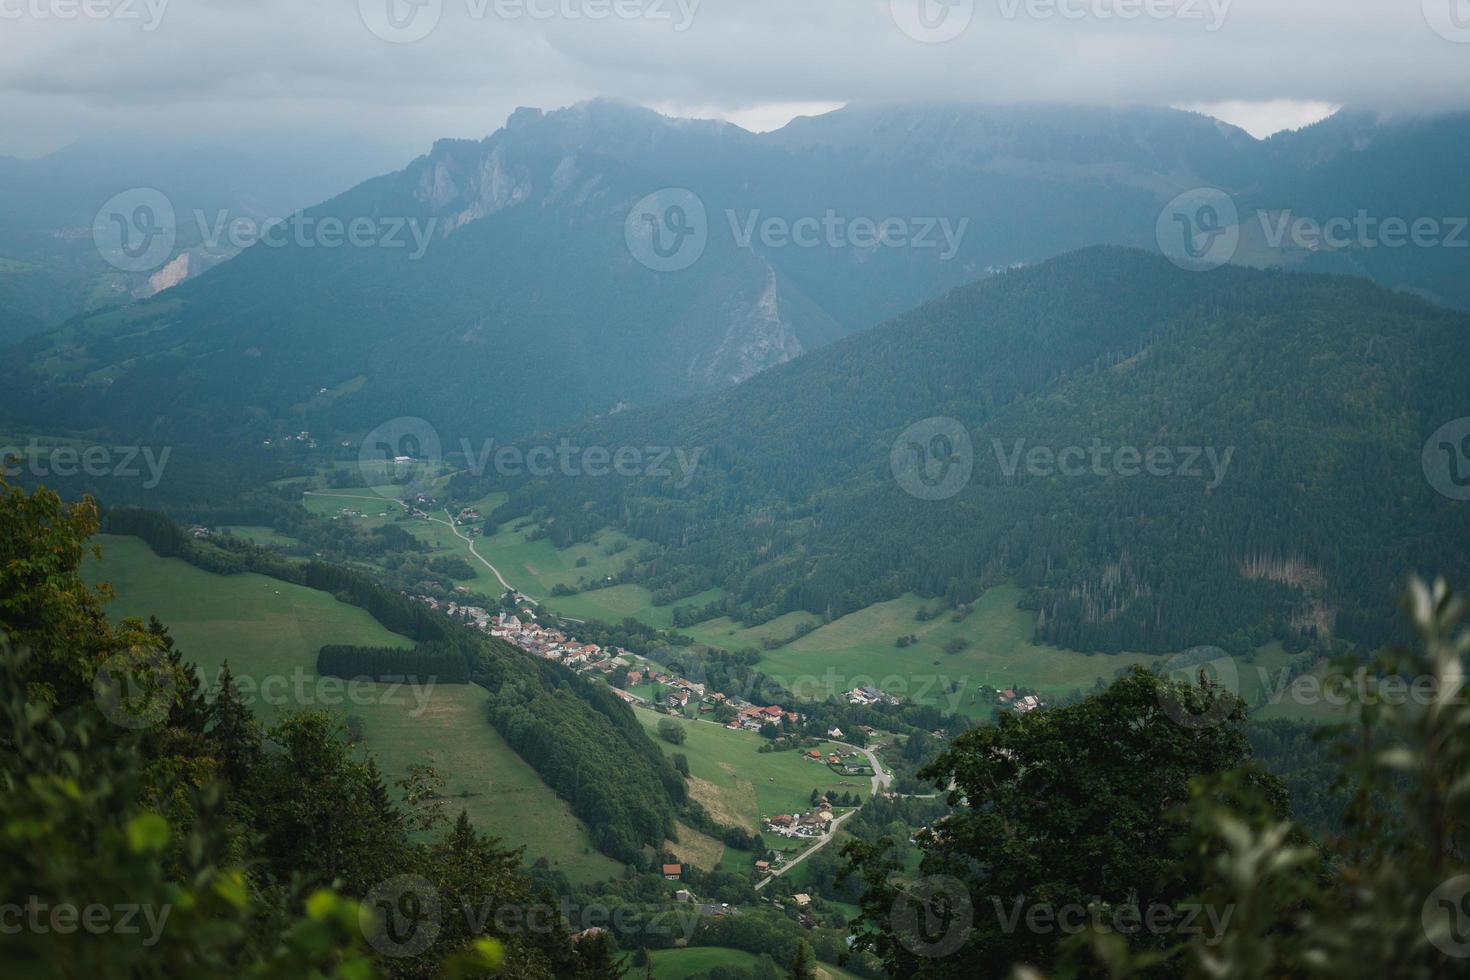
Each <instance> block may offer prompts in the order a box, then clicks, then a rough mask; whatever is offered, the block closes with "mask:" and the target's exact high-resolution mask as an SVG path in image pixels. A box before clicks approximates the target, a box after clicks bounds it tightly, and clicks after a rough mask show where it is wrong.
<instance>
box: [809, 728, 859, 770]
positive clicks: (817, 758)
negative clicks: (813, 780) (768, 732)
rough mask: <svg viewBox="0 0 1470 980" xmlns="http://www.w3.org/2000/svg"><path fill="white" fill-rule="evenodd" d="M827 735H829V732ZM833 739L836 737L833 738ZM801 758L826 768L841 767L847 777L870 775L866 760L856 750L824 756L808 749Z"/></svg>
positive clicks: (830, 753)
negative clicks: (855, 760)
mask: <svg viewBox="0 0 1470 980" xmlns="http://www.w3.org/2000/svg"><path fill="white" fill-rule="evenodd" d="M827 734H829V735H831V734H832V733H831V732H828V733H827ZM833 737H834V738H835V737H836V736H833ZM802 758H803V759H805V760H806V761H808V762H820V763H822V764H823V765H826V766H841V767H842V771H843V772H844V773H846V774H847V775H850V776H851V775H870V774H871V773H872V770H871V769H870V768H868V760H867V758H866V757H865V756H864V755H863V754H862V753H861V752H859V751H858V750H857V749H853V750H852V751H851V752H828V753H827V754H826V755H825V756H823V755H822V753H821V752H820V751H818V750H817V749H808V750H807V751H806V752H803V753H802ZM845 759H857V760H858V761H857V763H856V764H854V763H851V762H844V761H843V760H845Z"/></svg>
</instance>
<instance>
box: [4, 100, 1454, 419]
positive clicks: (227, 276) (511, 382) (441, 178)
mask: <svg viewBox="0 0 1470 980" xmlns="http://www.w3.org/2000/svg"><path fill="white" fill-rule="evenodd" d="M1467 134H1470V117H1466V116H1454V117H1439V118H1433V119H1417V118H1406V117H1392V118H1386V119H1378V118H1376V117H1370V116H1367V115H1364V114H1356V113H1344V114H1340V115H1339V116H1337V117H1333V118H1331V119H1329V120H1326V121H1324V122H1322V123H1319V124H1318V125H1316V126H1313V127H1310V128H1308V129H1306V130H1303V131H1300V132H1297V133H1294V134H1289V135H1283V136H1279V137H1276V138H1274V139H1272V140H1268V141H1258V140H1255V139H1253V138H1252V137H1250V136H1249V135H1248V134H1246V133H1244V132H1243V131H1241V130H1239V129H1236V128H1234V127H1231V126H1228V125H1225V124H1222V123H1220V122H1218V121H1216V120H1213V119H1211V118H1209V117H1206V116H1202V115H1199V114H1195V113H1188V112H1181V111H1176V110H1168V109H1153V108H1121V109H1112V110H1102V109H1097V108H1093V107H1068V106H1046V105H1042V106H1016V107H1004V108H997V107H984V106H962V105H952V104H931V105H854V106H851V107H848V108H846V109H843V110H840V111H837V112H833V113H830V114H827V115H824V116H820V117H814V118H802V119H797V120H795V121H794V122H792V123H791V124H790V125H788V126H786V127H784V128H782V129H780V130H777V131H774V132H771V133H766V134H753V133H749V132H747V131H745V130H742V129H740V128H739V127H736V126H733V125H731V124H728V123H722V122H714V121H704V120H679V119H670V118H667V117H664V116H661V115H659V114H657V113H655V112H652V111H650V110H647V109H642V108H638V107H634V106H630V105H627V104H623V103H619V102H615V101H608V100H598V101H594V102H589V103H583V104H580V105H577V106H574V107H571V108H569V109H564V110H559V111H556V112H550V113H543V112H541V111H539V110H534V109H523V110H520V111H518V112H516V113H515V114H514V115H513V116H512V117H511V119H510V120H509V121H508V123H507V125H506V127H505V128H503V129H502V130H500V131H498V132H496V133H495V134H493V135H492V136H490V137H487V138H486V139H484V140H480V141H465V140H454V141H450V140H446V141H441V142H439V143H436V144H435V145H434V147H433V148H432V150H431V151H430V152H429V153H428V154H426V155H425V156H423V157H421V158H419V159H417V160H415V161H414V162H413V163H411V164H410V165H409V166H408V167H407V168H406V169H404V170H401V171H398V172H396V173H393V174H388V175H386V176H382V177H378V178H375V179H372V180H369V181H367V182H365V183H363V184H362V185H361V186H358V187H355V188H353V189H352V190H350V191H348V192H346V193H343V194H340V195H338V196H337V197H334V198H332V199H331V200H329V201H327V202H326V203H324V204H321V205H317V206H315V207H312V208H308V209H307V210H306V211H305V212H304V214H303V216H302V219H301V220H300V224H299V225H293V226H292V227H291V233H290V234H287V233H286V232H285V231H283V232H282V234H281V236H280V238H279V240H277V241H269V242H262V243H260V244H257V245H255V246H254V247H250V248H248V249H247V250H246V251H245V252H244V253H243V254H242V255H240V256H239V257H238V258H235V259H233V260H232V261H229V262H228V263H226V264H225V265H223V266H221V267H220V268H217V269H214V270H213V271H211V272H209V273H208V274H205V275H203V276H202V277H200V278H198V279H197V280H193V281H188V282H183V283H182V285H174V284H172V283H171V284H170V285H172V286H173V288H170V289H169V290H168V292H166V293H165V294H163V295H161V296H159V297H158V298H156V299H153V300H149V301H144V302H139V303H135V304H133V305H129V306H125V307H123V308H121V309H117V310H109V311H106V312H103V313H98V314H93V315H87V316H82V317H79V318H77V319H75V320H73V321H72V322H70V323H68V324H67V325H66V326H65V327H64V328H61V329H59V330H55V331H52V332H50V333H46V334H41V335H38V336H36V337H34V338H32V339H30V340H28V341H27V342H26V343H24V344H22V345H21V346H19V347H17V348H16V349H15V350H13V351H11V352H10V353H9V354H8V355H7V359H6V372H7V377H8V378H9V379H10V384H9V385H8V386H7V387H8V389H9V392H10V393H11V394H12V396H13V397H12V399H11V401H10V405H11V407H12V408H13V410H14V411H15V412H17V413H19V414H21V415H25V414H27V413H29V414H31V415H33V416H43V417H47V418H52V419H65V420H67V421H68V422H69V424H82V423H83V422H84V421H86V420H94V419H96V418H98V417H105V418H108V419H110V420H111V424H113V425H115V426H116V427H117V428H118V429H119V430H125V431H135V432H137V431H147V432H149V433H152V434H156V435H169V436H170V437H175V438H185V439H215V438H224V439H226V440H231V441H247V442H251V441H254V442H258V441H259V440H261V439H264V438H270V437H271V436H272V435H277V434H280V433H283V432H296V431H298V430H303V429H305V430H309V431H312V432H314V433H322V434H324V435H327V436H331V437H336V436H342V437H344V438H351V437H352V436H353V434H354V433H356V434H361V433H362V432H365V431H367V430H369V429H371V428H373V427H374V426H376V425H377V424H379V423H380V422H382V421H383V420H384V419H386V418H391V417H393V416H395V415H405V414H407V415H417V416H422V417H424V418H427V419H429V420H431V421H432V422H433V423H434V424H435V425H437V426H439V427H441V428H442V429H443V430H445V431H446V432H447V433H454V434H464V435H469V436H474V437H476V438H487V437H498V438H510V437H515V436H520V435H524V434H526V433H529V432H533V431H538V430H544V429H553V428H558V427H564V426H567V425H570V424H575V423H576V422H578V421H580V420H583V419H586V418H589V417H592V416H595V415H598V414H602V413H606V412H610V411H613V410H616V409H620V408H623V407H626V406H644V405H650V404H655V403H657V402H660V401H662V400H666V399H670V398H677V397H680V396H683V395H687V394H690V393H693V392H700V391H710V390H716V389H718V388H720V387H723V386H726V385H729V384H733V383H736V382H739V381H741V380H743V379H745V378H748V377H751V376H752V375H754V374H756V373H758V372H759V371H762V370H764V369H767V368H769V367H771V366H773V365H777V364H781V363H784V362H786V361H789V360H791V359H793V358H796V357H798V356H800V355H801V354H803V353H804V352H807V351H810V350H813V349H815V348H817V347H820V346H822V345H824V344H827V343H830V342H831V341H833V340H835V339H837V338H839V337H841V336H845V335H848V334H851V333H854V332H856V331H860V330H862V329H864V328H866V327H869V326H871V325H873V324H875V323H878V322H881V321H882V320H884V319H887V318H889V317H892V316H895V315H897V314H899V313H901V312H903V311H904V310H907V309H910V308H912V307H914V306H917V305H918V304H920V303H922V302H925V301H927V300H929V299H932V298H934V297H936V296H939V295H941V294H943V293H944V292H946V291H947V290H949V289H952V288H954V287H956V286H959V285H962V284H964V283H967V282H970V281H973V280H976V279H979V278H983V277H985V276H987V275H991V274H993V273H994V272H995V271H997V270H1000V269H1005V268H1011V267H1015V266H1019V265H1025V264H1030V263H1035V262H1039V261H1043V260H1045V259H1047V258H1049V257H1051V256H1054V255H1057V254H1061V253H1063V252H1067V251H1070V250H1073V249H1077V248H1082V247H1086V246H1089V245H1095V244H1104V243H1112V244H1124V245H1132V246H1137V247H1145V248H1158V247H1159V241H1158V238H1157V230H1156V223H1157V221H1158V219H1159V214H1160V210H1161V208H1162V207H1163V206H1164V204H1165V203H1166V202H1168V201H1169V200H1170V199H1171V198H1174V197H1175V196H1176V195H1178V194H1180V193H1181V192H1183V191H1188V190H1190V189H1191V188H1219V189H1221V190H1222V191H1225V192H1227V193H1229V194H1230V195H1231V196H1232V198H1233V199H1234V202H1235V206H1236V208H1237V210H1238V212H1239V215H1240V218H1239V222H1240V240H1241V246H1240V249H1239V254H1238V255H1237V256H1236V260H1237V261H1240V262H1246V263H1249V264H1257V265H1287V266H1292V267H1299V268H1302V269H1307V270H1314V271H1333V272H1347V273H1353V274H1360V275H1368V276H1372V277H1375V278H1378V279H1379V280H1380V281H1383V282H1385V283H1387V284H1389V285H1392V286H1395V287H1404V288H1409V289H1413V290H1414V291H1417V292H1420V293H1421V294H1423V295H1426V296H1427V297H1429V298H1431V299H1434V300H1436V301H1440V302H1450V303H1460V304H1470V293H1466V292H1465V290H1466V288H1467V287H1466V286H1464V283H1465V282H1466V281H1467V280H1466V277H1464V276H1463V275H1462V273H1463V272H1464V271H1465V256H1466V254H1467V252H1466V251H1465V250H1463V249H1460V250H1457V249H1455V248H1453V247H1444V248H1439V249H1437V250H1435V251H1434V253H1433V254H1432V255H1430V257H1429V258H1428V260H1427V261H1421V259H1423V253H1425V252H1426V251H1431V250H1429V249H1425V248H1408V249H1402V248H1400V249H1396V250H1395V249H1390V248H1375V247H1374V246H1375V244H1376V243H1375V242H1372V241H1368V242H1363V243H1358V242H1350V243H1348V245H1347V246H1346V247H1327V248H1316V247H1312V246H1311V245H1310V244H1308V245H1305V246H1304V245H1302V244H1301V243H1300V242H1299V241H1298V240H1297V237H1296V236H1286V237H1283V236H1281V235H1276V236H1275V239H1274V240H1273V236H1272V234H1271V231H1272V228H1273V225H1272V224H1271V221H1272V220H1276V219H1275V217H1274V216H1279V215H1281V214H1286V215H1287V217H1288V219H1289V220H1292V221H1295V220H1296V219H1298V218H1302V217H1311V218H1314V219H1316V220H1327V219H1328V218H1330V217H1332V216H1334V215H1336V214H1339V213H1346V214H1349V215H1351V214H1355V213H1356V212H1357V211H1359V210H1361V209H1364V208H1366V209H1369V210H1371V211H1372V212H1373V213H1374V214H1381V215H1382V216H1397V215H1410V216H1412V215H1416V214H1425V213H1427V214H1436V215H1438V214H1445V215H1453V214H1455V213H1458V211H1464V210H1466V208H1465V207H1463V205H1464V204H1465V203H1470V202H1466V200H1465V198H1466V192H1465V191H1464V190H1463V189H1462V183H1456V182H1455V181H1453V180H1451V179H1449V176H1448V174H1446V173H1444V170H1445V168H1447V167H1452V166H1453V164H1452V163H1451V162H1450V161H1452V160H1454V159H1459V158H1462V156H1461V157H1457V156H1455V153H1458V152H1459V150H1460V149H1461V148H1462V146H1463V143H1464V141H1465V140H1466V139H1467ZM1451 151H1453V152H1451ZM1425 168H1431V171H1432V176H1434V177H1435V178H1436V179H1435V180H1433V181H1415V180H1411V179H1409V178H1410V177H1412V176H1413V175H1414V174H1415V173H1417V172H1421V171H1424V170H1425ZM1440 178H1443V179H1440ZM1424 187H1432V188H1434V189H1433V190H1432V191H1431V190H1424V189H1420V190H1416V189H1415V188H1424ZM299 190H300V189H298V192H299ZM190 193H192V192H190ZM670 193H677V194H689V195H692V197H691V198H690V200H691V201H694V202H697V205H696V206H697V208H698V210H699V215H698V216H697V217H698V220H699V222H700V232H701V236H702V237H701V242H700V249H701V251H699V253H698V254H697V255H696V256H695V257H694V261H692V262H690V263H689V264H688V265H687V267H682V266H681V267H680V268H678V269H668V268H660V267H656V266H658V261H657V260H655V261H653V262H652V263H650V262H649V261H647V258H648V257H647V256H640V255H638V254H635V251H634V250H633V249H632V248H630V241H632V239H630V238H629V235H630V231H629V221H630V214H631V212H632V210H633V209H634V208H635V207H638V206H645V205H646V206H650V207H653V208H654V210H655V212H657V213H655V214H653V215H652V218H653V220H655V221H658V220H662V219H663V218H666V217H667V215H668V212H667V211H666V210H663V209H665V208H666V207H667V203H668V202H667V201H664V200H663V196H666V195H668V194H670ZM180 194H181V197H183V198H184V200H192V198H189V197H188V196H187V194H186V192H184V191H181V192H180ZM649 195H653V197H650V196H649ZM649 201H652V202H653V204H652V205H647V202H649ZM261 207H262V208H264V207H265V205H261ZM1456 208H1458V211H1457V210H1455V209H1456ZM267 210H268V208H267ZM328 219H336V220H337V221H338V222H340V225H339V229H340V228H341V227H345V226H348V225H351V224H352V222H354V221H358V222H366V223H367V224H366V225H364V227H365V228H366V229H368V230H369V231H370V232H371V233H370V234H368V235H367V237H366V241H365V244H364V245H363V246H362V247H354V246H352V245H344V244H343V242H342V241H341V240H340V239H341V237H342V236H341V234H340V231H339V235H338V240H336V241H334V242H330V243H325V242H324V240H322V239H321V238H320V236H318V234H317V232H315V231H314V230H313V229H314V228H317V227H319V226H320V224H319V223H320V222H323V221H324V220H328ZM1293 227H1294V226H1293ZM665 231H666V229H663V228H658V229H657V232H658V234H663V233H664V232H665ZM678 240H679V241H682V240H683V239H678ZM35 319H36V317H35V316H34V315H32V320H31V321H27V322H34V321H35ZM41 365H44V371H37V370H36V369H37V368H38V367H39V366H41Z"/></svg>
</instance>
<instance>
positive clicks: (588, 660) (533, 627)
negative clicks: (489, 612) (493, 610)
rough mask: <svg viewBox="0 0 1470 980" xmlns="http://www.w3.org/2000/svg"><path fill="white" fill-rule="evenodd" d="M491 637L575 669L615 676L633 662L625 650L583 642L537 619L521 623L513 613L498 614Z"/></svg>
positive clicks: (491, 627)
mask: <svg viewBox="0 0 1470 980" xmlns="http://www.w3.org/2000/svg"><path fill="white" fill-rule="evenodd" d="M486 632H488V633H489V634H490V635H491V636H494V637H498V638H500V639H502V640H505V641H506V642H507V643H510V644H512V645H514V646H518V647H520V648H521V649H522V650H525V651H526V652H527V653H532V654H535V655H536V656H538V657H541V658H542V659H544V660H554V661H556V662H557V663H559V664H562V665H563V666H566V667H570V668H571V669H572V670H575V671H578V672H582V671H588V670H596V671H601V672H602V673H604V674H608V673H612V672H613V671H614V670H617V669H618V668H620V667H627V666H628V665H629V664H631V663H632V660H631V659H630V658H631V657H632V654H630V653H629V652H628V651H627V650H624V649H623V648H622V647H602V646H599V645H598V644H596V643H581V642H578V641H577V640H576V639H574V638H573V637H571V636H568V635H567V634H566V633H564V632H562V631H561V630H559V629H556V628H555V627H551V626H542V625H541V624H540V623H538V622H536V621H535V620H534V619H529V618H528V619H527V621H526V622H522V621H521V618H520V617H519V616H517V615H515V614H514V613H505V612H502V613H497V614H496V615H495V616H493V617H491V620H490V624H489V627H488V628H487V629H486Z"/></svg>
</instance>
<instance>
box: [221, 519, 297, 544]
mask: <svg viewBox="0 0 1470 980" xmlns="http://www.w3.org/2000/svg"><path fill="white" fill-rule="evenodd" d="M215 530H216V531H221V532H223V533H225V534H229V535H233V536H234V537H237V538H243V539H244V540H246V541H251V542H254V543H255V544H258V545H260V546H262V547H265V548H295V547H298V546H299V545H300V544H301V542H300V541H298V540H296V539H295V538H293V537H291V536H290V535H289V534H282V533H281V532H280V531H277V530H276V529H275V528H270V527H262V526H260V525H257V524H235V525H224V526H222V527H217V528H215Z"/></svg>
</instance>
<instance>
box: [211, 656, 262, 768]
mask: <svg viewBox="0 0 1470 980" xmlns="http://www.w3.org/2000/svg"><path fill="white" fill-rule="evenodd" d="M219 683H220V689H219V695H218V696H217V697H216V698H215V699H214V704H213V705H212V706H211V713H212V714H213V715H214V727H213V728H212V729H211V730H210V736H211V737H212V738H213V739H214V742H215V744H216V745H217V746H218V751H217V752H216V756H217V758H219V760H220V768H221V771H222V773H223V775H224V777H225V779H226V780H228V781H229V783H230V785H232V786H235V787H239V786H242V785H244V783H245V780H246V778H247V777H248V776H249V775H250V773H251V771H252V770H254V768H255V766H256V764H257V763H259V762H260V725H259V724H258V723H257V722H256V720H255V718H254V717H253V716H252V715H251V714H250V708H249V706H248V705H246V704H245V702H244V701H243V700H242V699H241V697H240V691H239V689H238V688H236V687H235V678H234V675H233V674H231V673H230V662H229V661H228V660H226V661H225V663H224V666H223V667H222V668H221V669H220V675H219Z"/></svg>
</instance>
